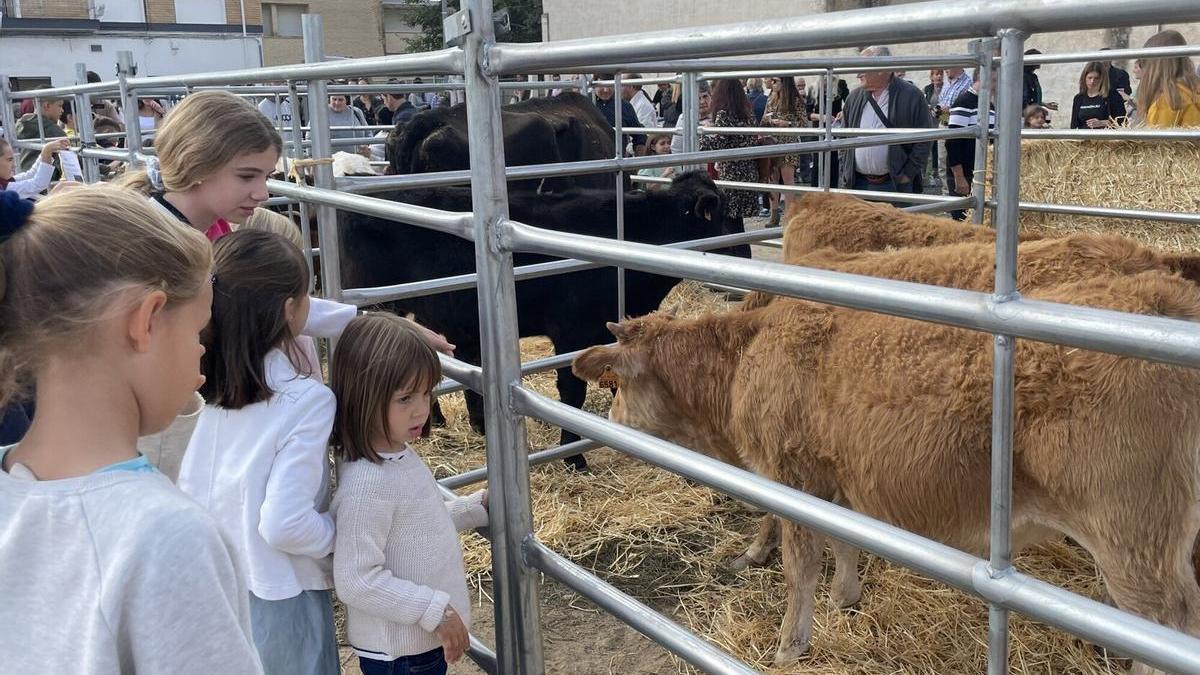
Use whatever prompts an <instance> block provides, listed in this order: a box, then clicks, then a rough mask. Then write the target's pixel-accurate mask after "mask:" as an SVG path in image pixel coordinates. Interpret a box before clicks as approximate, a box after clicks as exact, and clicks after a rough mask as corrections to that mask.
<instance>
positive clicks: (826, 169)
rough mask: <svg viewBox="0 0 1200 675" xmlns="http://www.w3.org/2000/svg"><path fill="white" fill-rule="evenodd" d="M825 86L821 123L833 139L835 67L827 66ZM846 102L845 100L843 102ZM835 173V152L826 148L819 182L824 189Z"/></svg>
mask: <svg viewBox="0 0 1200 675" xmlns="http://www.w3.org/2000/svg"><path fill="white" fill-rule="evenodd" d="M821 77H822V78H823V79H822V82H823V83H824V86H822V87H821V89H822V91H821V124H822V125H824V126H825V137H824V138H825V140H827V141H832V140H833V87H834V80H833V69H832V68H826V69H825V74H824V75H822V76H821ZM843 104H844V102H843ZM832 173H833V153H831V152H830V151H829V150H826V151H824V152H822V153H821V171H820V176H819V179H820V180H819V182H820V186H821V189H822V190H828V189H829V184H830V179H831V178H832V176H831V175H830V174H832Z"/></svg>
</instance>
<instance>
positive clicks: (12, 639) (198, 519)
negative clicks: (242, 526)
mask: <svg viewBox="0 0 1200 675" xmlns="http://www.w3.org/2000/svg"><path fill="white" fill-rule="evenodd" d="M5 451H7V448H4V449H0V456H2V455H3V454H4V452H5ZM0 626H2V627H3V629H2V630H0V671H3V672H5V673H88V674H95V675H102V674H103V675H108V674H111V673H197V674H199V673H239V674H241V673H245V674H246V675H253V674H254V673H260V672H262V667H261V666H260V665H259V661H258V653H257V652H256V651H255V649H254V642H253V638H252V636H251V631H250V605H249V596H247V595H246V585H245V583H244V582H243V581H242V579H241V575H240V574H238V572H237V568H236V561H235V559H234V557H233V555H232V553H231V551H230V549H229V547H228V545H227V543H226V541H224V540H223V538H222V536H221V534H220V532H219V531H218V528H217V527H216V525H215V524H214V523H213V521H212V518H210V517H209V516H208V514H206V513H204V512H203V510H202V509H200V507H198V506H197V505H196V504H195V503H194V502H192V500H190V499H188V498H186V497H184V496H183V495H181V494H179V490H176V489H175V487H174V486H173V485H171V483H170V481H168V480H167V479H166V478H165V477H164V476H162V475H161V474H158V473H154V472H145V471H110V472H102V473H93V474H90V475H87V476H80V477H77V478H67V479H63V480H47V481H38V480H24V479H21V478H20V477H19V476H18V474H17V473H16V472H14V473H13V474H8V473H5V472H4V471H0Z"/></svg>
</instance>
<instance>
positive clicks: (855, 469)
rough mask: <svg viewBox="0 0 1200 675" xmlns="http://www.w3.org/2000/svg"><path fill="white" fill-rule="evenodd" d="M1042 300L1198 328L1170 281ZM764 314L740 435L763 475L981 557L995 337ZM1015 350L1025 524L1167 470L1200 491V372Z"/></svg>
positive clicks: (1023, 343)
mask: <svg viewBox="0 0 1200 675" xmlns="http://www.w3.org/2000/svg"><path fill="white" fill-rule="evenodd" d="M1030 296H1031V297H1036V298H1039V299H1046V300H1052V301H1056V302H1070V303H1075V304H1084V305H1089V306H1095V307H1105V308H1110V309H1117V310H1122V311H1131V312H1136V313H1142V314H1159V315H1164V316H1171V317H1175V318H1182V319H1186V320H1190V321H1200V298H1198V297H1197V293H1196V291H1195V287H1194V286H1193V285H1192V284H1190V283H1189V282H1187V281H1186V280H1182V279H1180V278H1178V277H1174V276H1171V275H1168V274H1165V273H1161V272H1148V273H1143V274H1138V275H1134V276H1130V277H1121V278H1102V279H1091V280H1086V281H1081V282H1077V283H1073V284H1065V285H1061V286H1056V287H1052V288H1046V289H1042V290H1040V291H1035V292H1033V293H1031V294H1030ZM758 311H760V312H764V313H766V314H767V316H770V317H772V320H771V321H768V324H769V327H768V328H766V329H764V330H762V331H761V332H760V333H759V334H758V336H757V337H756V338H755V340H754V342H753V343H752V345H751V346H750V348H748V349H747V350H746V351H745V353H744V355H743V356H742V359H741V364H742V365H741V366H740V371H739V374H738V377H737V379H736V381H735V396H734V400H735V409H734V418H735V420H734V425H733V427H734V430H735V434H736V435H737V439H738V440H737V442H738V445H739V447H740V448H742V449H743V452H745V453H751V454H753V453H759V454H760V457H759V463H758V464H759V465H758V466H757V467H756V468H759V469H760V470H766V472H767V473H768V475H779V476H780V477H783V478H785V479H786V478H787V477H788V476H789V475H790V476H792V477H793V479H794V480H795V481H796V482H795V483H794V484H797V485H802V484H804V482H803V481H811V480H818V481H821V480H824V481H829V482H831V483H833V484H836V489H837V490H838V491H839V492H840V493H841V494H843V495H844V496H845V497H846V498H847V500H848V501H849V503H850V504H851V505H852V506H853V507H854V508H855V509H856V510H859V511H862V512H864V513H867V514H869V515H872V516H875V517H877V518H881V519H883V520H886V521H889V522H892V523H894V524H897V525H899V526H901V527H904V528H905V529H910V530H913V531H916V532H919V533H921V534H924V535H926V536H930V537H933V538H935V539H938V540H940V541H943V542H945V543H948V544H950V545H952V546H956V547H961V548H964V549H967V550H975V551H980V550H982V549H981V547H982V546H983V545H984V544H985V543H986V536H987V535H986V533H987V521H988V495H989V494H990V492H989V487H988V486H989V471H988V467H989V463H990V415H991V382H992V368H991V363H992V338H991V336H990V335H988V334H985V333H978V332H975V331H968V330H965V329H958V328H952V327H948V326H941V325H935V324H928V323H921V322H916V321H911V320H906V319H899V318H895V317H889V316H884V315H879V314H871V313H867V312H859V311H854V310H848V309H834V308H828V307H822V306H817V305H812V304H811V303H805V302H802V301H795V300H790V299H789V300H784V299H781V300H779V301H777V302H775V303H772V304H771V305H770V306H768V307H766V308H764V309H761V310H758ZM797 326H800V327H801V329H799V330H797V329H796V327H797ZM814 326H816V327H817V328H814ZM1017 344H1018V347H1017V361H1016V363H1017V366H1016V368H1017V370H1016V392H1017V395H1016V427H1015V444H1014V453H1015V454H1014V504H1015V505H1016V507H1015V508H1016V511H1015V513H1014V522H1016V523H1017V524H1018V526H1020V525H1021V524H1022V523H1024V522H1027V520H1028V518H1026V516H1028V515H1029V514H1031V513H1033V512H1035V511H1037V512H1041V511H1044V510H1052V509H1051V506H1054V505H1052V504H1051V502H1052V501H1053V500H1062V499H1072V500H1076V501H1077V502H1078V503H1077V504H1075V506H1078V507H1079V508H1081V509H1084V510H1086V508H1088V504H1089V503H1090V502H1093V501H1096V500H1102V499H1114V498H1117V497H1118V496H1120V495H1124V494H1126V493H1128V492H1129V491H1131V490H1133V491H1137V490H1143V491H1153V490H1155V489H1158V488H1157V487H1155V486H1154V485H1153V483H1154V482H1156V481H1161V480H1162V477H1161V475H1160V472H1161V471H1162V467H1171V470H1172V471H1173V472H1177V473H1172V476H1176V478H1175V480H1176V482H1178V483H1179V485H1178V486H1177V487H1178V488H1179V489H1180V490H1181V491H1188V490H1194V489H1195V485H1193V482H1194V481H1195V477H1196V475H1197V471H1196V459H1197V458H1196V442H1197V439H1198V438H1200V397H1197V396H1195V392H1196V391H1198V390H1200V373H1197V371H1194V370H1191V369H1185V368H1180V367H1174V366H1167V365H1162V364H1155V363H1148V362H1142V361H1137V360H1134V359H1127V358H1120V357H1116V356H1112V355H1107V354H1099V353H1095V352H1089V351H1086V350H1081V349H1076V348H1073V347H1064V346H1058V345H1051V344H1045V343H1037V342H1033V341H1028V340H1020V341H1018V343H1017ZM755 448H761V450H754V449H755ZM763 462H765V463H766V464H767V465H768V466H763V465H762V463H763ZM1187 494H1193V493H1192V492H1187ZM1018 529H1019V527H1018Z"/></svg>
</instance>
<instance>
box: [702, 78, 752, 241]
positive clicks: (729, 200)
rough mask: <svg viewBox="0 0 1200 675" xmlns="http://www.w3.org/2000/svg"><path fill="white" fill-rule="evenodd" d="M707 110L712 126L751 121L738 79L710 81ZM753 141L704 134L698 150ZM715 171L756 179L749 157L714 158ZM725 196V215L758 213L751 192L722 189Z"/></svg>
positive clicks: (744, 179) (746, 124) (741, 124)
mask: <svg viewBox="0 0 1200 675" xmlns="http://www.w3.org/2000/svg"><path fill="white" fill-rule="evenodd" d="M710 110H711V111H712V115H713V118H712V126H714V127H749V126H753V124H754V112H753V111H752V110H751V108H750V99H748V98H746V90H745V88H743V87H742V83H741V81H739V80H717V81H715V82H713V84H712V104H711V107H710ZM757 143H758V141H757V139H756V138H755V137H754V136H748V135H736V136H734V135H730V136H724V135H722V136H717V135H705V136H701V137H700V149H701V150H725V149H728V148H746V147H751V146H753V145H756V144H757ZM716 173H717V179H718V180H728V181H740V182H746V183H755V182H758V166H757V164H756V163H755V160H753V159H743V160H733V161H720V162H717V163H716ZM725 197H726V201H725V216H726V217H727V218H730V219H732V220H736V221H741V219H742V218H745V217H746V216H753V215H755V214H757V213H758V199H757V198H756V196H755V194H754V193H753V192H750V191H748V190H729V189H726V190H725ZM731 225H732V226H734V231H737V228H736V225H737V224H736V223H731ZM739 248H742V247H739ZM744 257H749V256H748V255H746V256H744Z"/></svg>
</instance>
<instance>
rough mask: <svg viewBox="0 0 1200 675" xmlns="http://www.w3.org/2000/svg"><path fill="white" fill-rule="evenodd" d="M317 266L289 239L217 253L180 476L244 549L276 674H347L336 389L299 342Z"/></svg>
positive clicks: (255, 624)
mask: <svg viewBox="0 0 1200 675" xmlns="http://www.w3.org/2000/svg"><path fill="white" fill-rule="evenodd" d="M308 309H309V298H308V266H307V265H306V264H305V262H304V255H303V254H302V253H301V252H300V250H299V249H298V248H296V247H295V246H294V245H293V244H292V243H291V242H289V241H288V240H287V239H286V238H284V237H283V236H281V235H278V234H273V233H270V232H263V231H259V230H239V231H237V232H234V233H233V234H230V235H227V236H225V237H222V238H221V240H220V241H218V242H217V243H216V245H215V246H214V247H213V302H212V321H211V323H210V324H209V327H208V328H207V329H206V331H205V334H204V347H205V353H204V357H203V359H202V361H201V366H202V371H203V372H204V374H205V376H206V377H207V380H206V381H205V382H204V385H203V386H202V387H201V388H200V393H201V394H202V395H203V396H204V398H205V400H206V401H207V404H206V405H205V406H204V410H203V411H202V412H201V413H200V417H199V419H198V420H197V422H196V429H195V431H194V432H193V433H192V437H191V440H190V441H189V442H188V446H187V452H185V453H184V456H183V464H182V466H181V467H180V469H179V489H180V490H182V491H183V492H185V493H187V494H188V495H190V496H191V497H192V498H194V499H195V500H196V501H197V502H198V503H199V504H200V505H201V506H204V507H205V508H206V509H207V510H208V512H209V513H210V514H211V515H212V516H213V518H214V519H215V520H216V521H217V525H218V526H219V527H220V528H221V530H222V531H223V532H224V533H225V536H226V537H227V538H228V540H229V541H231V542H233V545H234V547H235V548H236V549H237V551H238V558H239V559H240V560H241V562H242V571H243V573H244V574H245V575H246V577H247V582H248V586H249V590H250V616H251V622H250V625H251V627H252V629H253V633H254V645H255V647H256V648H257V650H258V654H259V656H260V657H261V659H262V663H263V669H264V670H265V671H266V672H268V673H285V672H286V673H309V674H312V675H318V674H323V673H328V674H330V675H332V674H334V673H338V672H339V665H338V652H337V639H336V637H335V634H334V626H333V604H332V598H331V594H330V591H329V589H330V588H332V587H333V577H332V561H331V559H330V554H332V553H333V538H334V528H333V518H332V516H331V515H330V514H329V512H328V510H327V505H328V503H329V499H328V498H329V460H328V457H329V455H328V450H327V443H328V441H329V433H330V430H331V429H332V427H333V416H334V409H335V403H334V399H333V392H332V391H330V390H329V388H328V387H326V386H325V385H324V384H322V383H321V380H320V374H319V373H311V372H309V370H308V368H307V367H306V361H305V360H304V358H303V357H302V356H301V352H300V350H299V348H298V347H297V345H296V339H295V338H296V336H297V335H299V334H300V331H301V329H302V328H303V327H304V324H305V322H306V321H307V319H308Z"/></svg>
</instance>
